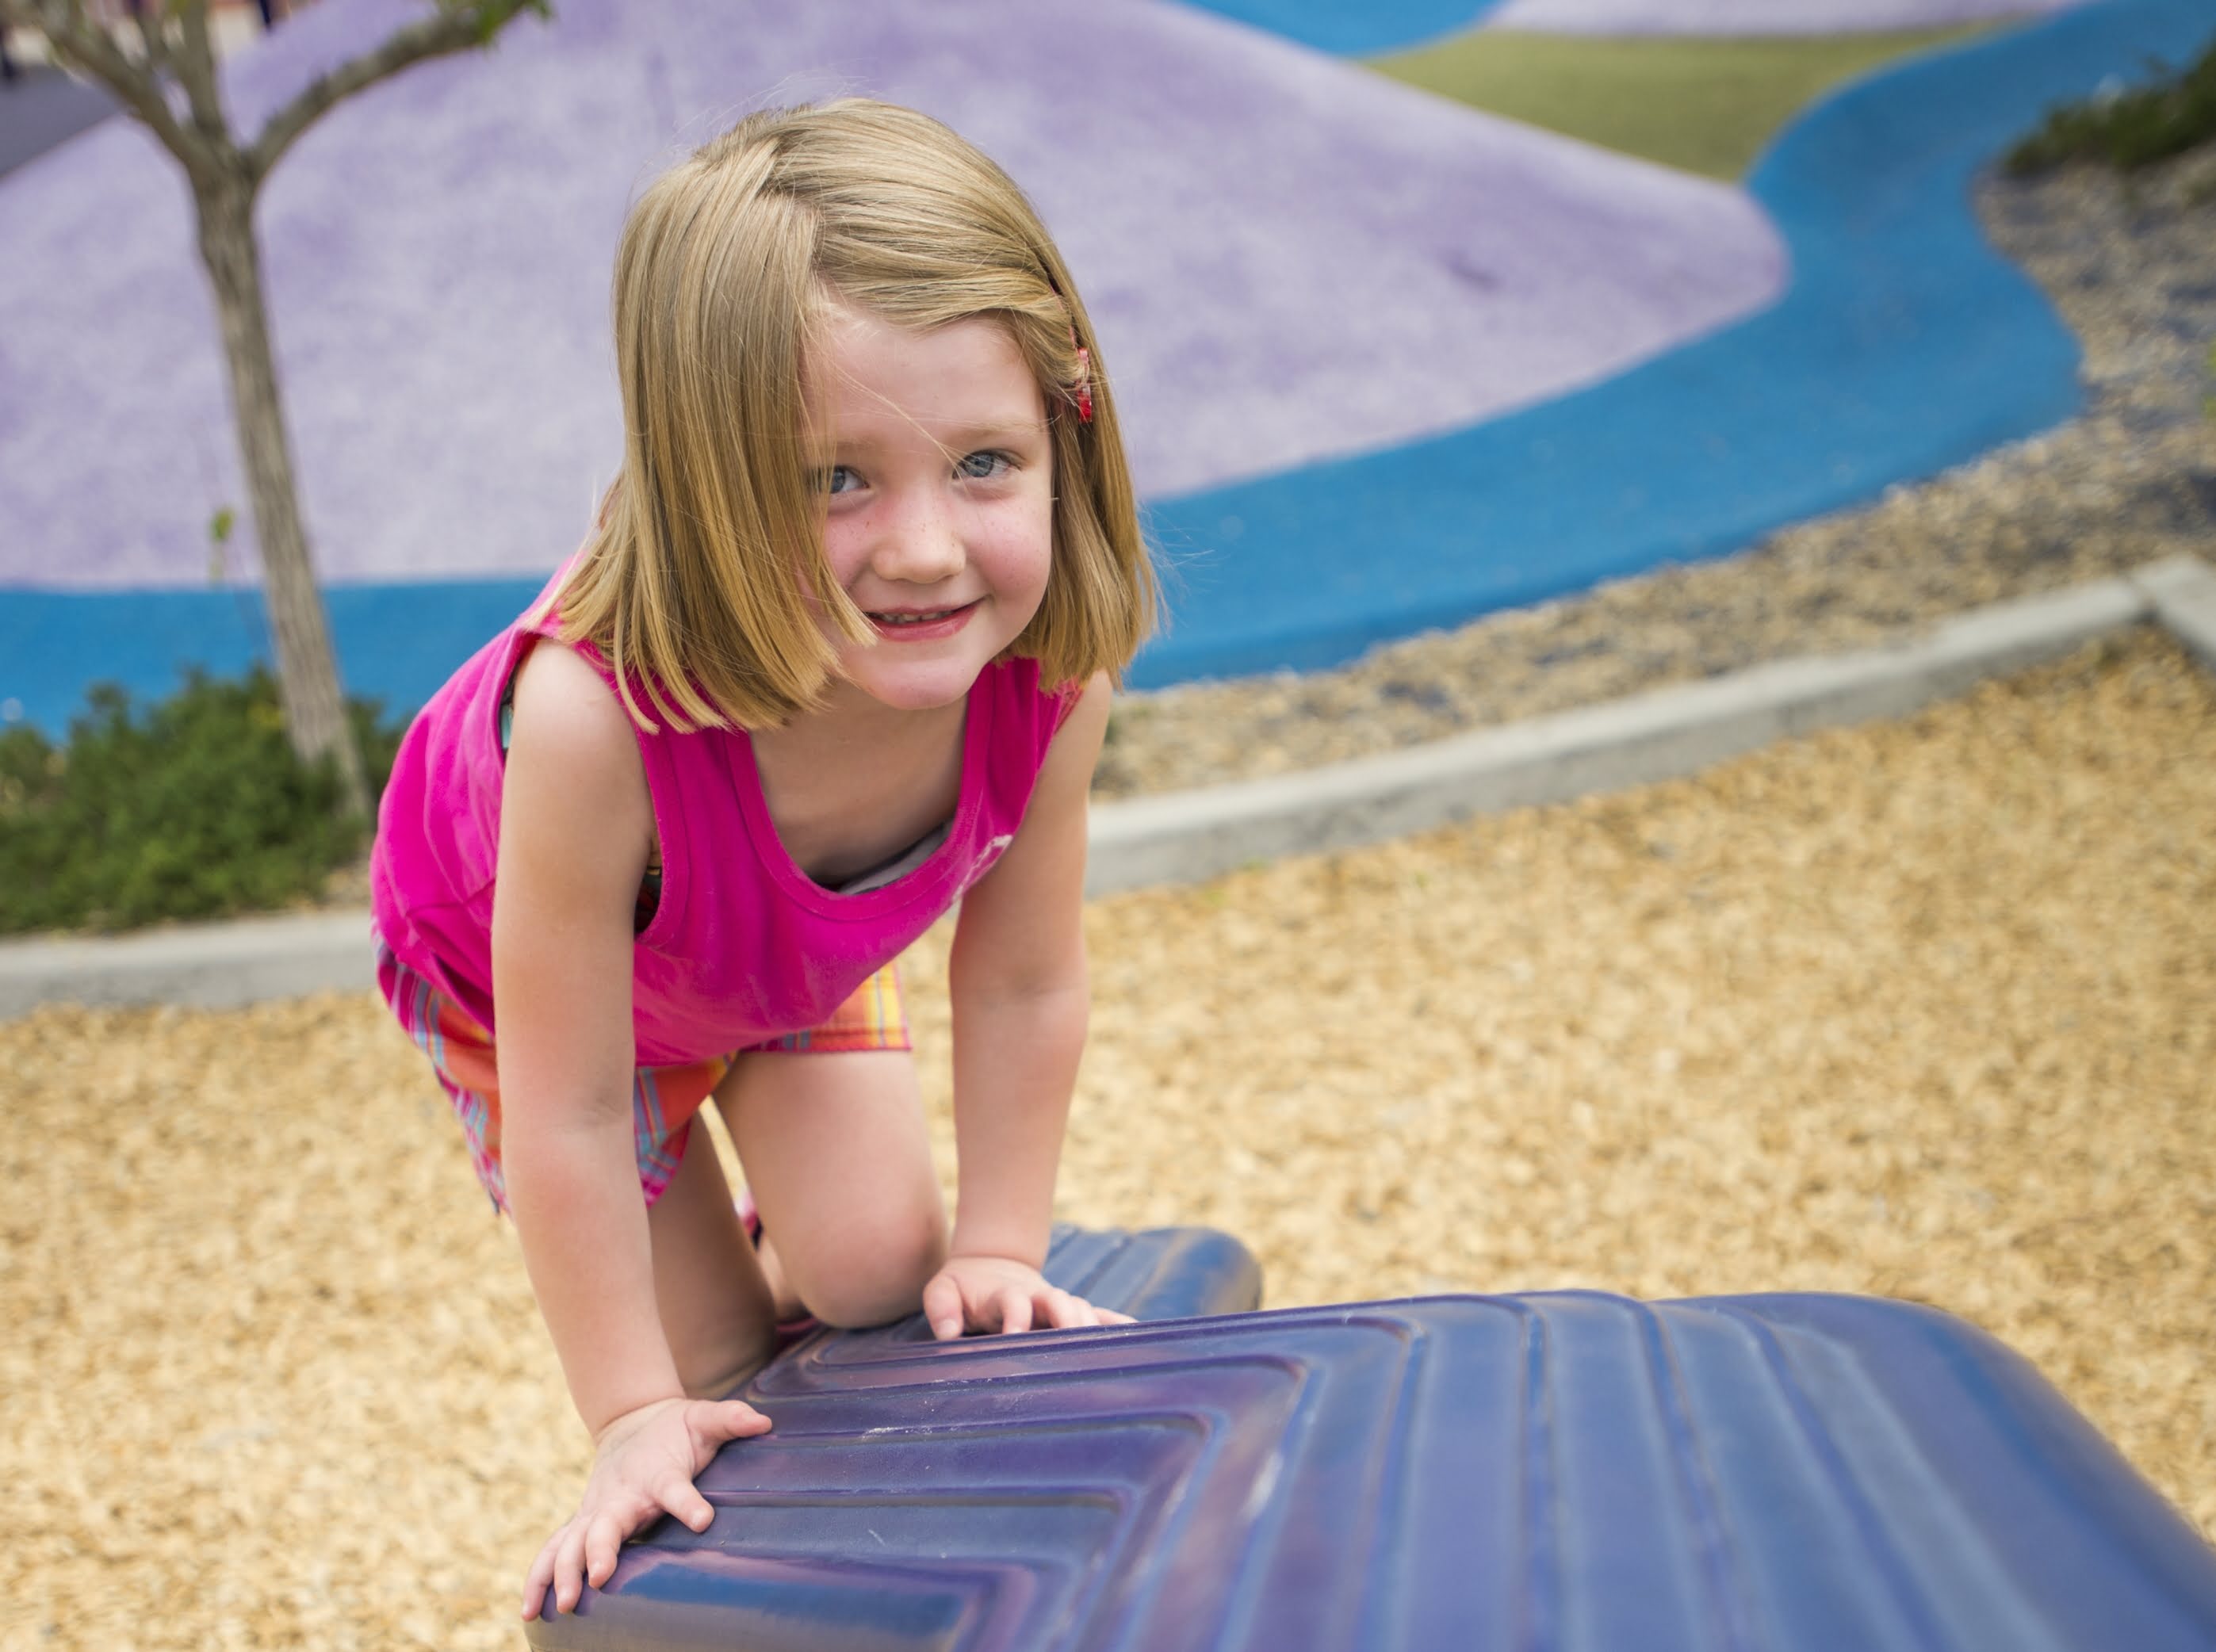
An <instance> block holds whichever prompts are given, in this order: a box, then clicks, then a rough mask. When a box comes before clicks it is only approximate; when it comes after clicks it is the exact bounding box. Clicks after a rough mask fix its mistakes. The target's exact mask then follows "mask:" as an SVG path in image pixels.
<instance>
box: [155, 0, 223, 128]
mask: <svg viewBox="0 0 2216 1652" xmlns="http://www.w3.org/2000/svg"><path fill="white" fill-rule="evenodd" d="M153 3H154V4H155V5H157V6H166V5H167V4H168V3H169V0H153ZM207 9H208V0H179V3H178V6H177V10H178V14H179V16H180V18H181V20H182V22H183V25H184V28H183V30H182V33H183V34H184V50H183V51H182V52H179V53H178V54H177V78H178V79H179V80H181V81H182V82H184V83H185V101H187V102H188V103H189V104H190V105H191V106H192V111H193V126H194V128H195V129H196V130H197V131H198V132H200V136H201V137H203V138H206V139H207V140H208V142H209V144H212V145H213V146H214V147H215V148H217V149H218V150H225V149H230V148H231V146H232V145H231V123H230V122H229V121H227V120H225V119H224V118H223V91H222V89H221V87H220V86H219V84H218V83H217V81H216V74H215V46H214V45H213V43H212V42H211V41H210V40H209V39H208V16H207Z"/></svg>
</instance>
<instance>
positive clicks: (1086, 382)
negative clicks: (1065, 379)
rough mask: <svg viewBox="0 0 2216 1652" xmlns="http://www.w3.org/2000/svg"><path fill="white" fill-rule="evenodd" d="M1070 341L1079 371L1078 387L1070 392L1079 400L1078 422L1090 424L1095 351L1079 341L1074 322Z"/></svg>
mask: <svg viewBox="0 0 2216 1652" xmlns="http://www.w3.org/2000/svg"><path fill="white" fill-rule="evenodd" d="M1069 342H1070V346H1071V347H1072V348H1074V350H1075V351H1076V352H1077V373H1078V378H1077V388H1076V389H1075V390H1073V391H1071V392H1070V394H1071V395H1072V396H1074V397H1075V398H1076V401H1077V420H1078V422H1079V423H1080V424H1086V425H1089V424H1091V423H1092V422H1093V352H1091V351H1090V350H1088V349H1086V347H1084V346H1083V345H1081V344H1080V343H1078V341H1077V327H1076V324H1075V323H1074V322H1073V323H1071V325H1070V329H1069Z"/></svg>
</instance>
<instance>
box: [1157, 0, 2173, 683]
mask: <svg viewBox="0 0 2216 1652" xmlns="http://www.w3.org/2000/svg"><path fill="white" fill-rule="evenodd" d="M2212 28H2216V6H2212V5H2211V4H2209V3H2208V0H2114V3H2110V4H2107V5H2102V6H2096V7H2090V8H2088V9H2085V10H2083V11H2078V12H2074V13H2070V14H2066V15H2063V16H2061V17H2059V18H2057V19H2055V20H2053V21H2047V22H2045V23H2041V24H2039V25H2037V26H2035V27H2033V28H2028V29H2025V30H2022V31H2021V32H2017V33H2014V34H2006V35H2004V36H2002V37H2001V38H1998V39H1992V38H1990V37H1988V38H1987V39H1985V40H1981V41H1979V42H1977V43H1973V44H1972V45H1969V46H1964V47H1961V48H1958V49H1956V50H1954V51H1951V52H1942V53H1938V54H1936V55H1934V56H1931V57H1929V58H1921V59H1917V60H1915V61H1912V62H1910V63H1908V64H1904V65H1902V66H1900V67H1899V68H1896V69H1893V70H1892V71H1889V72H1887V73H1884V74H1881V75H1880V76H1878V77H1874V78H1872V79H1868V80H1865V81H1862V82H1860V83H1855V84H1853V85H1850V86H1849V87H1848V88H1846V89H1843V90H1841V91H1840V92H1838V93H1837V94H1836V95H1833V96H1832V97H1831V99H1829V100H1828V101H1825V102H1823V103H1820V104H1819V105H1818V106H1817V107H1814V108H1813V110H1812V111H1810V112H1809V113H1808V114H1805V115H1804V116H1802V117H1801V118H1800V120H1798V121H1796V122H1795V123H1794V125H1793V126H1791V127H1790V128H1788V130H1787V131H1786V132H1784V133H1783V134H1782V136H1781V138H1779V140H1778V142H1777V143H1776V145H1775V146H1774V147H1773V148H1772V149H1771V150H1770V153H1769V154H1768V155H1766V156H1765V157H1764V159H1763V160H1762V162H1761V163H1759V164H1758V165H1757V168H1756V169H1755V172H1754V175H1753V176H1752V178H1751V180H1750V187H1751V190H1752V192H1753V193H1754V195H1755V198H1756V199H1757V200H1758V201H1760V202H1761V203H1762V205H1763V206H1764V208H1765V209H1766V210H1767V211H1768V212H1770V214H1771V216H1772V217H1773V218H1774V219H1775V220H1776V224H1777V225H1778V228H1779V230H1780V232H1781V233H1782V236H1784V238H1785V241H1786V244H1787V246H1788V249H1789V251H1790V255H1791V257H1792V261H1793V267H1794V278H1793V282H1792V285H1791V286H1790V287H1789V288H1788V291H1787V293H1786V296H1785V298H1783V299H1782V301H1781V302H1780V303H1779V304H1777V305H1776V307H1774V308H1773V309H1771V310H1768V311H1767V312H1765V313H1764V314H1763V315H1761V316H1756V317H1755V318H1753V319H1752V320H1750V321H1747V322H1742V323H1741V324H1739V326H1737V327H1734V328H1732V329H1728V330H1727V331H1725V332H1723V333H1720V334H1718V335H1715V336H1714V337H1712V338H1709V339H1707V340H1704V341H1700V342H1697V343H1695V344H1692V345H1690V346H1687V347H1684V348H1683V349H1680V350H1677V351H1676V352H1673V353H1671V354H1669V355H1666V356H1664V357H1661V358H1659V359H1656V360H1654V361H1652V362H1649V363H1647V365H1644V366H1642V367H1640V368H1637V369H1634V371H1632V372H1628V373H1626V374H1624V375H1623V376H1622V377H1621V378H1614V379H1611V380H1610V381H1609V382H1608V383H1606V384H1602V385H1599V386H1597V387H1596V388H1594V389H1593V390H1588V391H1585V392H1584V393H1582V394H1579V395H1574V396H1566V397H1563V398H1561V399H1560V400H1558V401H1554V402H1548V403H1546V404H1544V405H1542V406H1540V407H1536V408H1530V409H1529V410H1528V411H1525V412H1523V413H1520V414H1514V415H1509V416H1507V417H1505V418H1502V419H1498V420H1494V421H1490V422H1488V423H1486V424H1483V425H1480V426H1477V427H1474V428H1473V429H1469V430H1466V431H1462V432H1458V433H1454V434H1451V435H1448V436H1443V437H1440V438H1437V439H1433V440H1431V441H1425V442H1419V443H1415V444H1412V445H1407V446H1404V447H1399V448H1395V449H1394V450H1392V451H1388V452H1383V453H1377V454H1371V455H1368V456H1364V457H1361V458H1351V459H1345V460H1339V461H1334V462H1332V463H1327V464H1317V465H1313V466H1310V467H1308V468H1306V469H1303V470H1297V471H1294V472H1291V473H1289V474H1286V475H1283V476H1272V477H1270V478H1267V479H1266V480H1265V481H1262V482H1253V483H1249V484H1246V485H1245V486H1241V487H1234V488H1221V489H1216V490H1211V491H1210V492H1207V493H1203V494H1194V495H1191V496H1188V497H1186V498H1184V499H1180V500H1176V501H1169V502H1167V503H1164V504H1161V505H1159V506H1157V507H1155V508H1154V512H1153V514H1152V523H1151V525H1152V527H1153V529H1154V533H1155V534H1156V536H1157V537H1158V539H1159V541H1160V544H1162V545H1163V546H1164V547H1165V548H1166V550H1167V551H1168V553H1169V555H1170V556H1171V558H1172V560H1173V562H1174V563H1176V564H1177V566H1178V568H1179V589H1178V592H1177V598H1176V623H1175V625H1174V627H1173V629H1172V631H1171V633H1170V634H1169V635H1168V636H1166V637H1164V638H1162V639H1161V640H1160V641H1159V642H1157V643H1156V644H1155V645H1154V647H1152V648H1149V649H1148V651H1147V653H1146V654H1144V655H1142V658H1141V660H1140V661H1139V665H1138V668H1137V670H1136V672H1135V673H1134V679H1135V681H1136V683H1137V684H1138V685H1140V686H1142V687H1159V686H1165V685H1169V684H1173V683H1177V682H1180V681H1185V680H1188V679H1194V678H1199V677H1216V676H1234V675H1240V674H1245V673H1249V672H1262V671H1268V670H1273V669H1277V668H1281V667H1291V668H1294V669H1299V670H1311V669H1317V668H1320V667H1324V666H1333V665H1338V664H1341V663H1343V662H1345V661H1346V660H1351V659H1352V658H1354V657H1356V656H1357V655H1358V654H1361V653H1362V652H1363V650H1365V649H1366V648H1370V647H1372V646H1374V645H1375V644H1376V643H1378V642H1383V641H1387V640H1389V639H1392V638H1396V637H1402V636H1411V635H1413V634H1414V633H1416V632H1419V631H1421V630H1425V629H1432V628H1437V627H1440V626H1447V625H1453V624H1456V623H1462V622H1464V621H1467V620H1468V619H1471V618H1474V617H1476V616H1478V615H1480V614H1484V613H1487V612H1491V611H1495V610H1499V609H1503V608H1510V607H1516V606H1519V605H1524V604H1528V603H1532V602H1536V601H1541V600H1543V599H1547V598H1550V597H1556V596H1560V595H1563V594H1565V593H1571V592H1576V591H1582V590H1585V589H1587V588H1589V587H1591V586H1593V585H1595V584H1597V583H1598V582H1600V581H1602V580H1610V579H1616V578H1621V577H1623V576H1625V575H1628V574H1638V573H1641V572H1644V571H1646V570H1647V569H1650V568H1654V567H1657V566H1659V565H1660V564H1663V563H1665V562H1690V561H1696V560H1698V559H1701V558H1703V557H1712V556H1723V555H1727V554H1728V553H1730V552H1733V551H1735V550H1741V549H1744V548H1745V546H1747V545H1749V544H1751V543H1753V542H1754V541H1756V540H1757V539H1758V538H1760V537H1762V536H1764V534H1767V533H1769V532H1771V531H1775V530H1776V529H1777V528H1779V527H1782V526H1783V525H1786V524H1788V523H1791V522H1794V521H1799V520H1801V519H1806V518H1808V517H1812V516H1816V515H1819V514H1821V513H1825V512H1828V511H1833V510H1837V509H1840V508H1843V507H1846V506H1849V505H1852V504H1855V503H1856V502H1858V501H1863V500H1867V499H1869V498H1871V497H1873V496H1874V495H1875V494H1879V493H1881V492H1882V491H1883V490H1884V489H1885V488H1887V486H1889V485H1891V484H1893V483H1894V482H1903V481H1910V480H1914V479H1918V478H1922V477H1925V476H1931V475H1934V474H1936V472H1938V471H1940V470H1945V469H1947V468H1948V467H1950V466H1953V465H1955V464H1961V463H1964V462H1965V461H1967V460H1969V459H1972V458H1976V457H1977V456H1978V455H1979V454H1980V453H1982V452H1984V451H1986V450H1988V449H1990V448H1991V447H1993V446H1995V445H1999V444H2001V443H2004V442H2009V441H2013V440H2017V439H2022V438H2024V437H2027V436H2030V435H2033V434H2034V433H2037V432H2039V431H2041V430H2044V429H2047V428H2049V427H2053V425H2056V424H2058V423H2060V422H2061V421H2065V420H2066V419H2068V418H2070V417H2071V416H2073V415H2075V414H2076V413H2077V410H2078V408H2079V406H2080V404H2081V400H2082V398H2081V395H2080V391H2079V388H2078V384H2077V362H2078V352H2077V341H2076V340H2075V338H2074V337H2073V336H2072V335H2071V334H2070V332H2069V331H2068V329H2065V327H2064V326H2063V324H2062V322H2061V321H2060V320H2059V317H2057V316H2056V315H2055V314H2054V312H2053V309H2052V307H2051V306H2050V305H2049V304H2047V300H2046V298H2045V297H2044V295H2042V294H2041V292H2039V291H2038V289H2037V288H2036V287H2034V286H2033V285H2032V284H2031V283H2030V281H2029V280H2028V279H2026V278H2025V277H2024V276H2023V275H2022V273H2020V272H2018V271H2017V270H2016V267H2014V266H2013V265H2011V264H2010V263H2008V262H2007V261H2004V259H2002V258H2001V257H2000V256H1999V255H1997V253H1995V252H1994V251H1993V250H1992V249H1991V248H1990V247H1989V246H1988V245H1987V244H1986V243H1985V240H1984V237H1983V236H1981V234H1980V233H1979V230H1978V228H1977V225H1976V224H1975V222H1974V220H1973V216H1972V214H1971V212H1970V211H1969V207H1968V191H1969V187H1970V184H1971V180H1972V176H1973V174H1974V173H1975V171H1976V170H1977V169H1979V167H1980V166H1981V165H1983V164H1985V163H1986V162H1987V161H1988V160H1989V159H1990V158H1991V157H1992V156H1993V155H1995V154H1996V153H1997V152H1998V151H1999V150H2001V149H2003V148H2004V147H2005V146H2006V145H2007V144H2009V143H2010V141H2011V140H2013V139H2014V138H2016V137H2017V136H2018V135H2020V134H2021V133H2022V132H2024V131H2025V130H2027V129H2028V127H2029V126H2032V125H2033V124H2034V122H2035V121H2036V120H2038V119H2039V118H2040V117H2041V114H2043V113H2044V112H2045V110H2046V109H2047V107H2050V106H2051V105H2053V104H2054V103H2056V102H2059V101H2064V100H2065V99H2070V98H2074V97H2081V96H2084V95H2087V94H2088V93H2090V91H2091V90H2092V89H2093V88H2095V87H2096V86H2097V85H2098V84H2099V83H2100V82H2101V81H2102V78H2103V77H2106V76H2108V75H2111V74H2115V75H2121V76H2125V77H2138V76H2139V75H2140V74H2142V73H2143V72H2144V68H2145V62H2146V59H2147V58H2150V57H2162V58H2168V59H2170V60H2171V61H2182V60H2184V59H2186V58H2188V56H2189V55H2190V54H2191V53H2192V52H2194V51H2196V50H2198V49H2199V47H2200V46H2201V44H2202V43H2203V42H2204V40H2206V39H2207V35H2208V34H2209V33H2210V31H2211V29H2212Z"/></svg>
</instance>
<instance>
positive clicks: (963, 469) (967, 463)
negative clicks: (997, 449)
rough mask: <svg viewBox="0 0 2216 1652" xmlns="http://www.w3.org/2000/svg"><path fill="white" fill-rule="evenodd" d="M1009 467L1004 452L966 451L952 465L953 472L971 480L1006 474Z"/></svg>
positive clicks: (979, 480)
mask: <svg viewBox="0 0 2216 1652" xmlns="http://www.w3.org/2000/svg"><path fill="white" fill-rule="evenodd" d="M1008 469H1009V460H1008V456H1007V455H1006V453H967V454H964V455H963V458H962V459H961V461H960V463H958V464H956V465H955V467H954V474H955V475H957V476H966V477H968V478H969V480H970V481H972V482H983V481H986V480H988V479H989V478H991V477H994V476H1006V474H1007V472H1008Z"/></svg>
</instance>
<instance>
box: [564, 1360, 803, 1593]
mask: <svg viewBox="0 0 2216 1652" xmlns="http://www.w3.org/2000/svg"><path fill="white" fill-rule="evenodd" d="M768 1430H769V1419H768V1418H767V1417H766V1416H763V1415H762V1414H761V1413H760V1412H759V1411H757V1410H755V1409H754V1407H753V1406H751V1405H748V1404H747V1403H744V1402H743V1401H741V1400H691V1399H666V1400H656V1401H654V1402H653V1403H651V1404H648V1405H642V1406H640V1407H639V1408H638V1409H637V1410H635V1411H626V1412H625V1413H624V1414H623V1415H622V1416H619V1417H618V1418H617V1419H616V1420H615V1421H614V1422H611V1423H609V1424H608V1426H607V1427H606V1428H603V1429H601V1430H600V1437H599V1438H598V1439H597V1440H594V1442H593V1444H594V1452H595V1455H594V1460H593V1474H592V1477H591V1478H590V1479H588V1481H586V1482H585V1495H584V1499H583V1501H582V1502H580V1503H579V1504H578V1506H577V1512H576V1514H573V1515H571V1516H570V1517H569V1520H568V1521H567V1522H566V1523H565V1524H564V1525H563V1527H562V1529H561V1530H560V1531H558V1532H555V1534H554V1535H553V1536H552V1537H551V1538H547V1539H546V1546H545V1548H543V1549H541V1550H540V1551H539V1558H538V1559H536V1560H534V1561H532V1563H531V1575H529V1576H528V1577H526V1579H525V1580H524V1582H523V1615H524V1617H525V1618H526V1619H529V1618H536V1617H537V1616H538V1615H539V1609H540V1607H541V1606H543V1605H544V1604H545V1600H546V1587H547V1585H548V1584H550V1583H551V1584H552V1585H553V1586H554V1609H555V1610H556V1611H557V1612H569V1611H571V1610H573V1609H575V1607H576V1604H577V1599H578V1597H579V1596H580V1595H582V1594H583V1593H584V1585H585V1584H587V1583H590V1584H591V1585H592V1586H593V1587H594V1588H600V1585H601V1584H603V1583H605V1582H606V1581H608V1578H609V1576H610V1575H611V1574H612V1573H613V1572H614V1570H615V1569H616V1551H617V1550H619V1549H620V1548H621V1547H622V1546H623V1540H624V1539H625V1538H627V1537H629V1536H630V1535H631V1533H632V1532H636V1531H637V1530H638V1529H639V1528H640V1527H641V1526H645V1525H646V1524H647V1523H648V1522H649V1521H651V1520H655V1519H656V1518H657V1517H658V1516H660V1515H662V1514H674V1515H675V1516H676V1517H677V1518H678V1519H679V1520H682V1521H684V1522H685V1524H686V1525H687V1526H691V1527H692V1528H693V1530H694V1531H695V1532H705V1531H706V1530H707V1529H708V1522H709V1521H710V1520H713V1519H714V1518H715V1511H714V1510H713V1509H712V1508H709V1506H708V1500H707V1499H706V1498H705V1497H703V1496H702V1495H700V1494H699V1491H698V1490H696V1489H694V1487H693V1476H694V1475H696V1474H698V1473H699V1472H700V1471H701V1470H703V1469H705V1468H706V1467H707V1466H708V1463H709V1459H711V1458H713V1457H714V1456H715V1454H716V1448H717V1446H721V1445H722V1444H723V1442H724V1441H725V1440H744V1439H747V1438H748V1437H749V1436H751V1435H754V1434H766V1433H767V1432H768Z"/></svg>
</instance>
